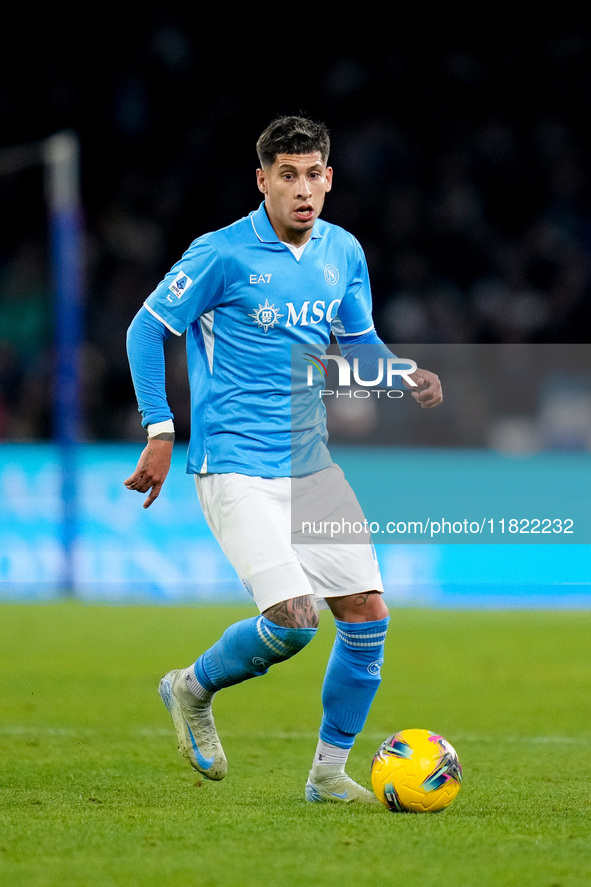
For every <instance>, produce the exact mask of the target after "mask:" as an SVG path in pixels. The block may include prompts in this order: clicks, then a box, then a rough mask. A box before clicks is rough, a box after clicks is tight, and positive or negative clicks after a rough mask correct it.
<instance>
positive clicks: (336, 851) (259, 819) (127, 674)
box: [0, 602, 591, 887]
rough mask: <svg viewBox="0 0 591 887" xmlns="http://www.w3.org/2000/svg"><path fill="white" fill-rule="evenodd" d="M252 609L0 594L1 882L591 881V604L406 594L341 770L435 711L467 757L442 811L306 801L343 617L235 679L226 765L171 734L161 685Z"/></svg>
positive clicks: (281, 885)
mask: <svg viewBox="0 0 591 887" xmlns="http://www.w3.org/2000/svg"><path fill="white" fill-rule="evenodd" d="M246 615H253V611H252V610H248V609H245V608H239V607H236V608H234V607H218V608H214V607H212V608H201V607H195V608H191V607H180V606H179V607H165V606H162V607H159V606H153V607H151V606H148V607H140V606H138V607H124V606H121V607H117V606H95V605H90V604H82V603H76V602H64V603H57V604H55V603H52V604H19V605H13V604H4V605H2V606H0V675H1V687H2V690H1V703H0V885H3V887H4V885H6V887H20V885H23V887H37V885H43V887H45V885H47V887H49V885H51V887H53V885H58V884H59V885H61V887H66V885H67V887H103V885H117V887H135V885H142V887H168V885H175V887H178V885H181V887H184V885H187V887H209V885H211V887H218V885H224V887H234V885H236V887H238V885H240V887H251V885H253V887H254V885H264V887H300V885H306V887H310V885H314V887H315V885H322V887H332V885H339V887H343V885H348V884H351V885H357V884H361V885H363V887H378V885H380V887H382V885H387V884H397V885H398V884H400V885H406V887H408V885H410V887H413V885H417V887H425V885H428V884H438V885H441V887H448V885H449V887H472V885H474V887H476V885H478V887H487V885H503V887H504V885H507V887H509V885H515V887H517V885H519V887H529V885H536V887H567V885H573V887H574V885H581V887H582V885H589V883H591V755H590V753H589V749H590V747H591V693H590V690H591V613H587V612H577V613H570V612H560V611H559V612H541V611H532V612H481V611H446V610H428V609H425V610H423V609H417V610H412V609H408V610H403V609H401V610H398V609H394V610H393V611H392V623H391V631H390V633H389V637H388V642H387V654H386V664H385V666H384V670H383V678H384V679H383V682H382V686H381V688H380V690H379V693H378V696H377V698H376V702H375V704H374V707H373V709H372V711H371V714H370V717H369V720H368V723H367V725H366V729H365V730H364V732H363V734H362V735H361V736H360V738H359V739H358V742H357V744H356V746H355V748H354V750H353V752H352V754H351V758H350V764H349V767H348V770H349V772H350V773H351V775H352V776H354V777H355V778H357V779H358V780H359V781H361V782H363V783H365V784H366V785H369V766H370V761H371V758H372V755H373V753H374V751H375V748H376V747H377V745H378V744H379V742H380V741H381V740H382V739H383V738H385V736H386V735H388V734H389V733H391V732H393V731H395V730H398V729H403V728H408V727H424V728H427V729H430V730H434V731H436V732H439V733H441V734H443V735H444V736H445V737H446V738H447V739H449V741H450V742H452V743H453V744H454V746H455V747H456V750H457V751H458V754H459V756H460V760H461V763H462V766H463V769H464V782H463V785H462V789H461V791H460V793H459V795H458V797H457V799H456V800H455V802H454V803H453V804H452V805H451V807H449V808H448V809H447V810H445V811H444V812H443V813H440V814H424V815H418V816H417V815H411V814H392V813H389V812H388V811H386V810H385V808H382V807H376V808H364V807H359V808H356V807H354V806H351V807H349V806H347V805H342V806H341V805H336V804H335V805H325V804H317V805H311V804H307V803H306V802H305V800H304V784H305V780H306V775H307V771H308V769H309V766H310V760H311V756H312V754H313V751H314V748H315V745H316V736H317V729H318V723H319V719H320V686H321V681H322V675H323V672H324V665H325V662H326V659H327V657H328V654H329V651H330V647H331V644H332V642H333V633H334V628H333V625H332V621H331V618H330V616H329V614H327V613H325V614H323V615H322V619H321V625H320V630H319V632H318V634H317V636H316V639H315V641H314V642H313V644H311V645H310V646H308V647H307V648H306V649H305V650H304V651H303V652H302V653H300V654H299V655H298V656H297V657H296V658H295V659H294V660H292V661H290V662H287V663H283V664H282V665H279V666H277V667H275V668H274V669H273V670H271V672H269V674H268V675H266V676H265V677H263V678H259V679H257V680H254V681H250V682H247V683H245V684H242V685H240V686H238V687H233V688H231V689H229V690H226V691H224V692H223V693H220V694H219V695H218V697H217V698H216V701H215V713H216V721H217V725H218V730H219V732H220V735H221V738H222V741H223V742H224V746H225V749H226V752H227V756H228V761H229V772H228V776H227V777H226V779H225V780H224V782H222V783H219V784H216V783H212V782H208V781H207V780H201V779H199V778H197V775H196V774H195V773H194V772H193V771H192V770H191V769H190V768H189V767H188V765H186V764H185V763H184V761H183V760H182V758H181V757H180V755H179V754H178V753H177V751H176V741H175V736H174V732H173V730H172V724H171V721H170V719H169V716H168V714H167V712H166V710H165V708H164V706H163V705H162V703H161V701H160V699H159V697H158V695H157V692H156V688H157V684H158V680H159V678H160V676H161V674H163V673H164V672H165V671H167V670H168V669H170V668H174V667H178V666H181V665H186V664H188V663H189V662H191V661H192V660H193V659H194V658H195V657H196V655H197V654H198V653H199V652H200V651H201V649H203V648H204V647H205V646H207V645H208V644H209V643H211V642H212V641H213V640H214V639H216V638H217V636H218V635H219V634H220V632H221V631H222V630H223V629H224V628H225V627H226V625H228V624H229V623H230V622H231V621H235V620H236V619H239V618H243V617H244V616H246Z"/></svg>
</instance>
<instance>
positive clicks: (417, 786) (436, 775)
mask: <svg viewBox="0 0 591 887" xmlns="http://www.w3.org/2000/svg"><path fill="white" fill-rule="evenodd" d="M461 783H462V768H461V766H460V761H459V759H458V756H457V754H456V751H455V749H454V747H453V746H452V745H450V743H449V742H448V741H447V740H446V739H444V738H443V736H439V735H438V734H437V733H431V732H430V731H429V730H417V729H413V730H401V731H400V732H398V733H394V734H393V735H392V736H389V737H388V738H387V739H385V740H384V742H382V744H381V745H380V747H379V748H378V750H377V752H376V753H375V755H374V758H373V761H372V765H371V784H372V787H373V790H374V792H375V794H376V796H377V798H378V800H380V801H381V802H382V804H383V805H384V806H385V807H387V808H388V810H391V811H392V812H393V813H437V812H438V811H440V810H443V809H444V808H445V807H447V806H449V804H451V802H452V801H453V800H454V798H455V797H456V795H457V793H458V792H459V790H460V786H461Z"/></svg>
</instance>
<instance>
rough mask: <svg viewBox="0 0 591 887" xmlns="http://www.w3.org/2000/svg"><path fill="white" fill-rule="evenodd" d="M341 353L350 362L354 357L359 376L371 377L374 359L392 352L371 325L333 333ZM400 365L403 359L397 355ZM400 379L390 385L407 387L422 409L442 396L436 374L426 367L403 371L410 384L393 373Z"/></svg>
mask: <svg viewBox="0 0 591 887" xmlns="http://www.w3.org/2000/svg"><path fill="white" fill-rule="evenodd" d="M336 339H337V342H338V345H339V348H340V351H341V354H342V355H343V357H344V358H345V359H346V360H347V361H348V362H349V363H350V364H351V365H353V361H354V360H357V362H358V364H357V365H358V367H359V374H360V376H361V378H362V379H375V378H376V377H377V372H376V367H377V365H378V360H379V359H380V358H382V359H383V360H384V362H385V361H386V360H388V359H391V358H392V357H396V355H395V354H394V353H393V352H392V351H390V349H389V348H388V346H387V345H385V344H384V342H382V340H381V339H380V337H379V336H378V334H377V333H376V331H375V329H373V328H371V329H370V330H367V331H366V332H363V333H359V334H352V335H351V334H349V335H347V334H346V333H344V331H343V332H341V334H340V335H339V334H337V336H336ZM401 366H403V361H402V358H401ZM396 378H399V379H400V381H399V382H398V383H393V384H392V385H391V386H390V387H391V388H402V387H403V386H404V387H405V388H407V389H408V390H409V391H410V392H411V394H412V396H413V397H414V399H415V400H416V401H417V403H418V404H419V405H420V406H421V408H423V409H431V408H432V407H436V406H438V405H439V404H440V403H441V401H442V400H443V391H442V389H441V382H440V380H439V377H438V376H437V375H436V374H435V373H433V372H431V371H430V370H423V369H416V370H415V371H414V372H413V373H409V374H408V375H407V378H408V379H412V380H413V382H414V383H415V385H414V386H411V385H410V384H409V382H408V381H407V379H406V378H405V377H404V376H400V377H396Z"/></svg>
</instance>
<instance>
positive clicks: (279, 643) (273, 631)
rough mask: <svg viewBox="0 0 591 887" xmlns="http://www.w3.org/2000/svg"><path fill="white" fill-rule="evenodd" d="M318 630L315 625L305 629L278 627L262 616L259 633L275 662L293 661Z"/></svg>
mask: <svg viewBox="0 0 591 887" xmlns="http://www.w3.org/2000/svg"><path fill="white" fill-rule="evenodd" d="M317 630H318V629H317V626H315V625H314V626H307V627H304V628H287V627H285V626H282V625H276V624H275V623H274V622H271V621H270V620H269V619H267V618H266V617H265V616H261V618H260V620H259V633H260V635H261V638H262V640H263V642H264V643H265V645H266V646H267V648H268V650H269V651H270V653H271V654H272V660H273V661H274V662H282V661H284V660H285V659H291V657H292V656H295V654H296V653H299V652H300V650H303V649H304V647H306V646H307V645H308V644H309V643H310V641H311V640H312V639H313V637H314V635H315V634H316V632H317Z"/></svg>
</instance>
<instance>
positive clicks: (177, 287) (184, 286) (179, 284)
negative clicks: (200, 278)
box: [168, 269, 193, 299]
mask: <svg viewBox="0 0 591 887" xmlns="http://www.w3.org/2000/svg"><path fill="white" fill-rule="evenodd" d="M192 283H193V281H192V279H191V278H190V277H189V276H188V275H187V274H185V272H184V271H183V270H182V269H181V270H180V271H179V273H178V274H177V276H176V277H175V279H174V280H173V281H172V283H171V284H170V286H169V287H168V289H169V290H170V292H171V293H172V294H173V296H176V297H177V299H180V298H182V296H183V295H184V293H186V291H187V290H188V289H189V287H190V286H191V284H192Z"/></svg>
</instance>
